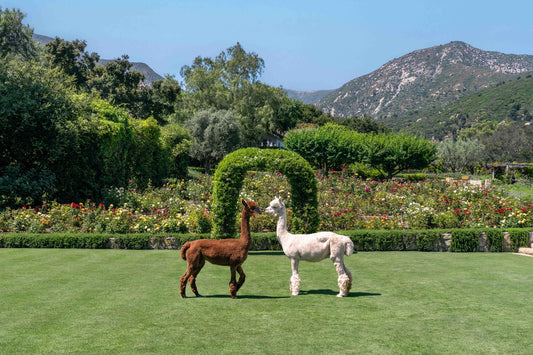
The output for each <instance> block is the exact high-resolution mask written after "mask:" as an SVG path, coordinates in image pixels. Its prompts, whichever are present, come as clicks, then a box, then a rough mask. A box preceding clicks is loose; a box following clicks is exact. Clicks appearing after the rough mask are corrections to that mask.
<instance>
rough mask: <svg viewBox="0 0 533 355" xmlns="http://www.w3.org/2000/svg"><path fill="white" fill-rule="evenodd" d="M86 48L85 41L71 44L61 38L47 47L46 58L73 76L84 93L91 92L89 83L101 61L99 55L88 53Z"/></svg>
mask: <svg viewBox="0 0 533 355" xmlns="http://www.w3.org/2000/svg"><path fill="white" fill-rule="evenodd" d="M86 46H87V43H86V42H85V41H80V40H75V41H72V42H69V41H65V40H63V39H61V38H59V37H56V38H55V39H54V40H53V41H50V42H48V43H46V45H45V57H46V59H47V60H48V62H49V63H50V65H51V66H52V67H54V68H59V69H61V70H62V71H63V72H64V73H65V74H67V75H70V76H72V77H73V78H74V80H75V84H76V87H77V88H78V89H81V90H83V91H89V86H88V82H89V80H90V78H91V77H92V76H94V70H95V68H96V65H97V64H98V61H99V60H100V56H99V55H98V54H97V53H94V52H93V53H88V52H86V51H85V47H86Z"/></svg>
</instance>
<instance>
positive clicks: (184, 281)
mask: <svg viewBox="0 0 533 355" xmlns="http://www.w3.org/2000/svg"><path fill="white" fill-rule="evenodd" d="M190 276H191V268H190V267H189V266H188V265H187V270H186V271H185V273H184V274H183V276H182V277H181V278H180V295H181V297H182V298H187V296H186V295H185V288H186V287H187V280H188V279H189V277H190Z"/></svg>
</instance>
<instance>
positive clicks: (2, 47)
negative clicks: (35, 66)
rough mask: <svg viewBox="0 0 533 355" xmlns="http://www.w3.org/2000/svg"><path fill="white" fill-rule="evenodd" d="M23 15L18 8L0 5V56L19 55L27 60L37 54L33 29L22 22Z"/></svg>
mask: <svg viewBox="0 0 533 355" xmlns="http://www.w3.org/2000/svg"><path fill="white" fill-rule="evenodd" d="M24 17H25V14H23V13H22V12H20V10H17V9H12V10H9V9H2V7H1V6H0V58H6V57H7V56H19V57H21V58H22V59H24V60H29V59H32V58H34V57H35V56H36V55H37V50H36V46H35V42H34V41H33V39H32V35H33V29H31V28H30V27H29V26H28V25H23V24H22V20H23V19H24Z"/></svg>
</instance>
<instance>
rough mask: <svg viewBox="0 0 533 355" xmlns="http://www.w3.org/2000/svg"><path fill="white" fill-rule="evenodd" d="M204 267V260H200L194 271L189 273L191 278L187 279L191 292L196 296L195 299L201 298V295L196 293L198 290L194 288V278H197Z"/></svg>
mask: <svg viewBox="0 0 533 355" xmlns="http://www.w3.org/2000/svg"><path fill="white" fill-rule="evenodd" d="M204 265H205V260H204V259H202V261H201V263H200V264H199V265H198V266H197V267H196V268H194V270H193V271H192V272H191V276H190V277H189V283H190V285H191V291H192V292H193V293H194V294H195V295H196V297H202V295H200V294H199V293H198V288H197V287H196V276H198V274H199V273H200V271H201V270H202V268H203V267H204Z"/></svg>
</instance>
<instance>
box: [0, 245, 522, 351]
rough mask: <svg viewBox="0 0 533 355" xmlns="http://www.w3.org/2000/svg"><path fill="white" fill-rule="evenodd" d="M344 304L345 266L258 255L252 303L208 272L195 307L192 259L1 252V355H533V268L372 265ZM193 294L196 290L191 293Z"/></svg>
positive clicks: (506, 260) (364, 259)
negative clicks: (182, 293) (188, 279)
mask: <svg viewBox="0 0 533 355" xmlns="http://www.w3.org/2000/svg"><path fill="white" fill-rule="evenodd" d="M346 262H347V265H348V267H349V268H350V269H351V270H352V272H353V274H354V276H355V284H354V287H353V289H352V293H351V295H350V297H347V298H342V299H339V298H337V297H335V294H336V293H337V284H336V274H335V270H334V267H333V265H332V263H331V262H330V261H329V260H324V261H322V262H320V263H313V264H312V263H301V264H300V275H301V277H302V294H301V295H300V296H297V297H290V296H289V287H288V283H289V277H290V263H289V260H288V259H287V258H286V257H285V256H283V255H281V254H279V253H277V252H270V253H269V252H253V253H251V254H250V256H249V258H248V260H247V261H246V262H245V263H244V271H245V272H246V274H247V279H246V283H245V284H244V286H243V288H242V289H241V290H240V291H239V293H238V295H239V299H237V300H232V299H230V297H229V291H228V281H229V269H228V268H227V267H220V266H213V265H211V264H207V265H206V266H205V268H204V269H203V270H202V272H201V273H200V275H199V277H198V282H197V283H198V288H199V290H200V293H202V294H203V295H204V297H202V298H189V299H181V298H180V297H179V294H178V282H179V277H180V276H181V274H182V273H183V272H184V270H185V262H184V261H183V260H181V259H180V258H179V252H178V251H125V250H76V249H74V250H65V249H63V250H60V249H0V300H1V302H0V353H1V354H20V353H26V354H36V353H54V354H60V353H92V354H103V353H124V354H131V353H159V354H172V353H173V354H182V353H183V354H245V353H266V354H280V353H290V354H311V353H313V354H317V353H324V354H326V353H327V354H343V353H355V354H368V353H376V354H386V353H403V354H415V353H425V354H444V353H446V354H452V353H453V354H456V353H460V354H473V353H494V354H528V353H529V354H531V352H532V349H533V337H532V336H531V334H532V330H533V316H532V315H533V302H532V295H533V278H532V277H531V275H532V271H533V258H531V257H525V256H519V255H514V254H509V253H505V254H504V253H492V254H490V253H484V254H481V253H473V254H459V253H418V252H398V253H396V252H382V253H358V254H355V255H352V256H350V257H348V258H346ZM187 292H188V295H189V296H192V293H191V292H190V288H189V287H188V288H187Z"/></svg>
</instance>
